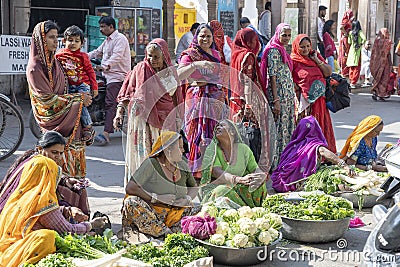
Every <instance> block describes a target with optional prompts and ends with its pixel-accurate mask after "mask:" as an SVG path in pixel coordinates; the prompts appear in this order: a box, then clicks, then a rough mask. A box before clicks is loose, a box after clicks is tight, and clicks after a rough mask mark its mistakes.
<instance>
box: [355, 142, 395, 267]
mask: <svg viewBox="0 0 400 267" xmlns="http://www.w3.org/2000/svg"><path fill="white" fill-rule="evenodd" d="M385 164H386V167H387V168H388V171H389V173H390V174H391V175H392V176H391V177H389V178H388V179H387V181H386V182H385V183H383V184H382V187H381V188H382V189H383V190H384V193H383V194H382V195H381V196H379V197H378V199H377V202H382V201H385V200H387V199H392V201H391V205H389V207H390V208H388V207H386V206H384V205H382V204H378V205H375V206H374V207H373V208H372V214H373V215H374V217H375V220H376V221H377V225H376V226H375V228H374V229H373V230H372V232H371V233H370V235H369V237H368V239H367V242H366V244H365V246H364V250H363V260H364V266H368V267H369V266H374V267H375V266H376V267H378V266H379V267H380V266H393V267H394V266H400V146H397V147H395V148H393V149H392V151H390V153H389V155H388V156H387V157H386V158H385Z"/></svg>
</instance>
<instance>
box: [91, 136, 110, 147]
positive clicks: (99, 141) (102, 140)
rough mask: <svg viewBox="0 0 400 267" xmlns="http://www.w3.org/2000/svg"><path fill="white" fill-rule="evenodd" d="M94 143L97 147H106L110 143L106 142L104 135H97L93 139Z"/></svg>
mask: <svg viewBox="0 0 400 267" xmlns="http://www.w3.org/2000/svg"><path fill="white" fill-rule="evenodd" d="M94 142H95V143H96V144H97V145H99V146H104V145H107V144H108V143H109V142H110V141H109V140H107V138H106V137H105V135H104V134H98V135H96V136H95V137H94Z"/></svg>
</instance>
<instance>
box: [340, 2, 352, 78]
mask: <svg viewBox="0 0 400 267" xmlns="http://www.w3.org/2000/svg"><path fill="white" fill-rule="evenodd" d="M353 20H354V14H353V11H352V10H351V9H349V10H347V11H346V12H345V13H344V15H343V19H342V23H341V24H340V42H339V57H338V62H339V66H340V69H341V74H342V75H343V76H345V77H348V76H349V68H348V67H347V65H346V62H347V56H348V53H349V50H350V45H349V43H348V39H347V37H348V36H349V32H350V31H351V23H352V22H353Z"/></svg>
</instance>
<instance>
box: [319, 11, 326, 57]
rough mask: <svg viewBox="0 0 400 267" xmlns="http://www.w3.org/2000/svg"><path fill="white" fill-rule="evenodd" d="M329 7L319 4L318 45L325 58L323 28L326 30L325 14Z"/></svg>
mask: <svg viewBox="0 0 400 267" xmlns="http://www.w3.org/2000/svg"><path fill="white" fill-rule="evenodd" d="M327 9H328V8H327V7H326V6H319V7H318V10H319V13H318V24H317V26H318V34H317V46H318V50H319V53H320V54H321V56H322V57H323V58H325V45H324V41H323V30H324V24H325V15H326V10H327Z"/></svg>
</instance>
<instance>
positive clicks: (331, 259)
mask: <svg viewBox="0 0 400 267" xmlns="http://www.w3.org/2000/svg"><path fill="white" fill-rule="evenodd" d="M21 105H22V106H23V108H24V117H25V119H26V120H25V121H26V122H27V114H28V108H29V101H28V100H23V101H21ZM399 107H400V98H399V97H397V96H394V97H392V98H390V99H389V100H387V101H385V102H381V101H380V102H374V101H373V100H372V99H371V95H370V94H365V93H357V94H354V95H352V102H351V108H348V109H345V110H342V111H339V112H338V113H337V114H332V120H333V123H334V129H335V135H336V140H337V147H338V150H340V149H341V148H342V146H343V144H344V142H345V139H346V138H347V136H348V135H349V134H350V132H351V131H352V129H353V128H354V127H355V126H356V125H357V124H358V122H359V121H360V120H361V119H363V118H364V117H366V116H367V115H371V114H376V115H379V116H381V117H382V118H383V120H384V123H385V126H384V128H383V132H382V133H381V135H380V136H379V144H378V150H380V149H381V148H382V147H383V146H384V144H385V143H388V142H389V143H395V142H397V139H398V138H399V137H400V136H399V132H400V122H399V117H400V114H399V113H398V112H399ZM397 116H399V117H397ZM25 127H26V128H25V130H26V132H25V138H24V140H23V142H22V145H21V146H20V148H19V150H18V151H17V153H16V154H17V155H20V154H22V153H23V152H24V151H25V150H27V149H29V148H33V147H34V144H35V142H36V139H35V138H34V137H33V135H32V134H31V132H30V130H29V128H27V126H25ZM96 130H97V131H98V132H99V131H101V130H102V127H97V129H96ZM17 155H15V156H13V157H11V158H9V159H7V160H5V161H3V162H0V177H3V176H4V174H5V172H6V170H7V168H8V167H9V166H10V165H11V163H12V162H13V160H14V159H15V157H16V156H17ZM123 165H124V157H123V147H122V140H121V134H120V133H116V134H114V135H112V136H111V142H110V144H109V145H108V146H105V147H97V146H91V147H89V148H88V149H87V168H88V178H89V179H90V181H91V184H92V187H90V188H89V201H90V206H91V211H92V212H95V211H97V210H99V211H102V212H104V213H107V214H108V215H110V219H111V222H112V224H113V230H114V232H116V231H118V230H119V229H120V227H121V217H120V215H119V211H120V208H121V205H122V199H123V197H124V188H123V174H124V168H123ZM358 215H359V216H360V217H361V218H362V219H363V220H364V221H365V222H366V223H367V226H365V227H362V228H358V229H351V230H349V231H347V232H346V234H345V236H344V239H345V240H346V241H347V246H346V248H343V249H339V248H338V247H337V245H336V242H333V243H328V244H318V245H307V246H305V245H300V244H296V243H294V242H286V241H285V242H284V243H283V244H282V243H281V244H280V245H278V247H277V251H276V254H274V258H273V259H272V260H273V261H272V262H269V263H268V264H267V263H264V264H260V265H257V266H287V265H288V264H290V265H292V266H324V267H328V266H360V262H354V260H352V257H350V258H348V256H349V255H347V254H346V251H349V250H350V251H353V250H357V251H362V247H363V244H364V242H365V240H366V238H367V237H368V234H369V231H370V230H371V229H372V228H373V226H374V222H373V220H372V218H371V214H370V210H365V211H363V212H361V213H359V214H358ZM283 245H284V248H283ZM329 249H331V251H332V250H336V251H337V253H336V254H335V253H331V255H332V256H329V254H328V253H326V252H327V251H329ZM298 251H300V252H306V253H307V251H309V253H308V254H307V255H310V256H309V257H308V256H307V255H305V259H306V260H305V261H301V260H300V261H299V260H290V257H291V258H296V257H297V256H300V259H301V258H302V256H301V255H299V252H298ZM310 251H311V252H310ZM324 251H325V252H324ZM278 252H279V254H280V258H281V260H278V256H277V253H278ZM284 252H286V255H283V254H284ZM324 253H326V254H324ZM289 256H290V257H289ZM350 256H351V255H350ZM282 258H288V260H289V262H290V263H288V262H284V261H282ZM308 258H311V259H314V260H312V261H307V259H308ZM216 266H218V265H216Z"/></svg>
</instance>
